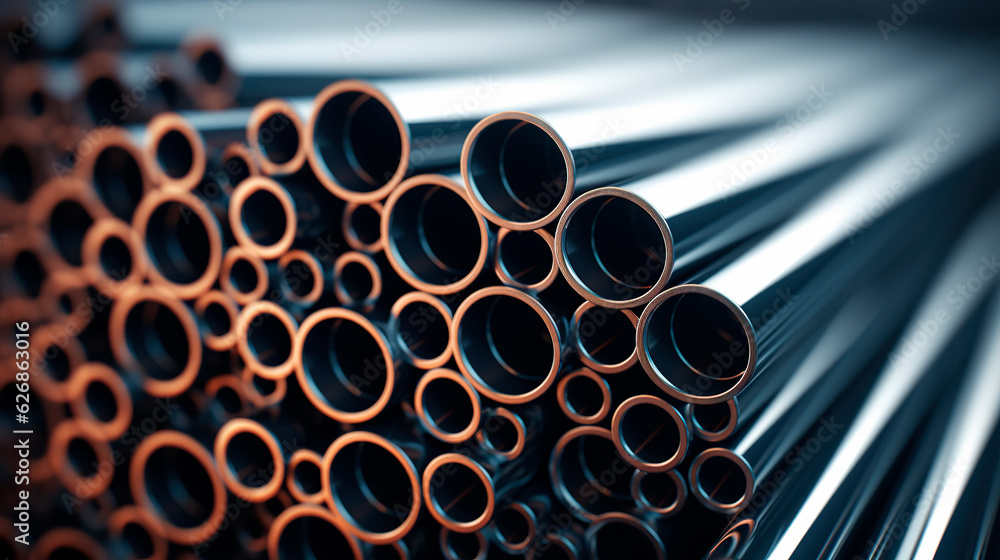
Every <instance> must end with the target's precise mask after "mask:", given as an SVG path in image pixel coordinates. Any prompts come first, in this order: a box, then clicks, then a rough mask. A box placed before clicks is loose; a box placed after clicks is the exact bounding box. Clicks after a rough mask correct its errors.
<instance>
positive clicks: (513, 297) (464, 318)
mask: <svg viewBox="0 0 1000 560" xmlns="http://www.w3.org/2000/svg"><path fill="white" fill-rule="evenodd" d="M451 338H452V351H453V353H454V355H455V357H456V359H457V361H458V364H459V368H460V369H461V370H462V374H463V375H465V376H466V378H467V379H468V380H469V382H471V383H472V385H473V386H474V387H475V388H476V389H477V390H479V392H480V393H482V394H483V395H485V396H487V397H489V398H491V399H493V400H496V401H498V402H501V403H504V404H517V403H523V402H527V401H529V400H531V399H533V398H535V397H537V396H538V395H540V394H542V393H544V392H545V391H546V390H547V389H548V388H549V387H550V386H551V385H552V383H553V381H554V380H555V374H556V372H557V371H558V370H559V364H560V360H561V356H560V350H561V342H560V337H559V333H558V331H557V330H556V326H555V323H554V322H553V319H552V317H551V316H550V315H549V314H548V312H547V311H545V309H544V308H543V307H542V306H541V305H540V304H539V303H538V302H537V301H536V300H534V299H533V298H531V297H530V296H528V295H527V294H525V293H523V292H520V291H517V290H515V289H513V288H508V287H498V288H484V289H482V290H479V291H478V292H475V293H474V294H472V295H471V296H469V297H468V298H466V300H465V301H464V302H462V305H461V306H460V307H459V308H458V311H457V312H456V313H455V319H454V322H453V323H452V337H451Z"/></svg>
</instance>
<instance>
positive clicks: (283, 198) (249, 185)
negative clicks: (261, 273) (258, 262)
mask: <svg viewBox="0 0 1000 560" xmlns="http://www.w3.org/2000/svg"><path fill="white" fill-rule="evenodd" d="M260 191H263V192H267V193H269V194H271V195H272V196H273V197H274V198H276V199H277V200H278V204H279V205H280V206H281V210H282V212H283V213H284V215H285V231H284V232H283V233H282V234H281V237H280V238H279V239H278V241H276V242H275V243H274V244H272V245H260V244H258V243H257V242H256V241H254V239H253V236H251V235H250V233H248V232H247V229H246V226H245V225H244V224H243V204H245V203H246V201H247V199H248V198H250V195H252V194H255V193H257V192H260ZM297 223H298V216H297V215H296V205H295V200H294V199H293V198H292V195H290V194H289V193H288V191H287V190H286V189H285V188H284V187H282V186H281V185H279V184H278V183H276V182H275V181H274V180H273V179H269V178H267V177H264V176H254V177H250V178H248V179H245V180H244V181H243V182H242V183H240V184H239V188H237V189H235V190H234V191H233V195H232V197H230V199H229V227H230V228H232V230H233V237H234V238H235V239H236V243H238V244H239V245H240V246H242V247H246V248H247V249H248V250H250V251H253V252H254V253H257V255H258V256H259V257H260V258H262V259H265V260H270V259H276V258H278V257H280V256H281V255H283V254H285V253H286V252H288V251H289V250H290V249H291V248H292V243H293V242H294V241H295V235H296V231H297Z"/></svg>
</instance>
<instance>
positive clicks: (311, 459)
mask: <svg viewBox="0 0 1000 560" xmlns="http://www.w3.org/2000/svg"><path fill="white" fill-rule="evenodd" d="M286 471H287V473H288V474H287V475H286V481H285V484H286V485H287V486H288V492H289V493H290V494H291V495H292V497H293V498H295V499H296V500H298V501H299V502H302V503H306V504H322V503H323V456H322V455H320V454H319V453H316V452H315V451H313V450H311V449H297V450H295V452H294V453H292V456H291V457H289V459H288V467H287V469H286Z"/></svg>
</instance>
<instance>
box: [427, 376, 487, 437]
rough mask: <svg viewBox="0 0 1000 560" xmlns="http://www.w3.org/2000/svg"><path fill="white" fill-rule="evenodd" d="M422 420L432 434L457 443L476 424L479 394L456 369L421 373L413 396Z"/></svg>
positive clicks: (478, 411) (472, 430) (468, 433)
mask: <svg viewBox="0 0 1000 560" xmlns="http://www.w3.org/2000/svg"><path fill="white" fill-rule="evenodd" d="M414 402H415V406H416V408H417V414H418V417H419V419H420V422H421V424H423V425H424V427H425V428H426V429H427V430H428V431H429V432H431V434H432V435H434V436H435V437H437V438H438V439H441V440H443V441H446V442H450V443H458V442H460V441H465V440H466V439H469V438H470V437H472V435H473V434H475V432H476V429H477V428H479V419H480V414H481V412H480V404H479V394H478V393H476V390H475V389H473V388H472V387H471V386H470V385H469V382H468V381H466V380H465V378H464V377H462V376H461V375H459V374H458V373H456V372H454V371H451V370H446V369H438V370H432V371H430V372H427V373H426V374H424V376H423V377H421V378H420V381H419V382H418V383H417V389H416V393H415V397H414Z"/></svg>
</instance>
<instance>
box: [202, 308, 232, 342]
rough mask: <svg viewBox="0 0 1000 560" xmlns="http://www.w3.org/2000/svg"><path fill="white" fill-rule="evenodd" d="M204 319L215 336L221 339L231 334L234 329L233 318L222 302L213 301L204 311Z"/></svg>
mask: <svg viewBox="0 0 1000 560" xmlns="http://www.w3.org/2000/svg"><path fill="white" fill-rule="evenodd" d="M202 319H204V321H205V325H206V326H207V327H208V330H209V332H210V333H212V335H213V336H217V337H221V336H225V335H227V334H229V331H230V330H232V328H233V317H232V315H230V313H229V309H227V308H226V306H225V305H223V304H222V303H221V302H218V301H211V302H209V303H208V304H206V306H205V309H204V311H202Z"/></svg>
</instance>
